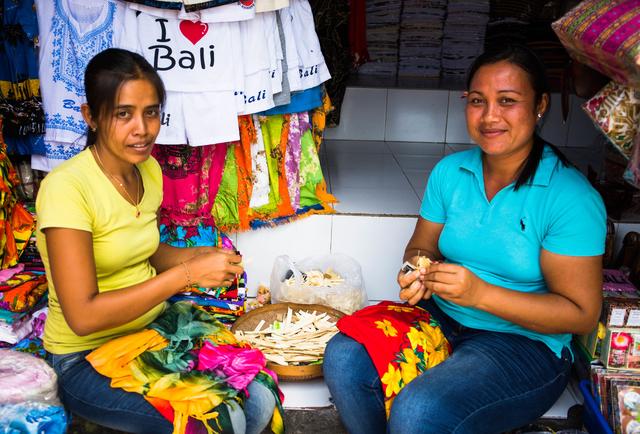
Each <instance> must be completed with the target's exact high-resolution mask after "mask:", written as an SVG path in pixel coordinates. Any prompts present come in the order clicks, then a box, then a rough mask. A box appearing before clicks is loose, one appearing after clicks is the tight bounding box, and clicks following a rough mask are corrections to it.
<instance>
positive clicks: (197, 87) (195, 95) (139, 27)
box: [121, 7, 244, 146]
mask: <svg viewBox="0 0 640 434" xmlns="http://www.w3.org/2000/svg"><path fill="white" fill-rule="evenodd" d="M125 21H126V27H125V28H124V29H123V32H122V35H121V41H122V45H121V46H122V48H127V49H130V50H132V51H137V52H139V53H141V54H142V55H143V56H144V57H145V58H146V59H147V60H148V61H149V63H151V65H152V66H153V67H154V69H156V70H157V71H158V74H159V75H160V77H161V78H162V80H163V82H164V85H165V87H166V89H167V100H166V104H165V105H164V106H163V110H162V118H161V123H162V126H161V128H160V133H159V135H158V138H157V139H156V142H157V143H160V144H165V145H178V144H185V143H187V144H189V145H190V146H203V145H209V144H216V143H223V142H230V141H236V140H238V139H239V138H240V137H239V132H238V127H237V122H236V117H237V108H236V105H235V96H234V92H236V91H237V90H238V89H240V88H243V87H244V83H243V75H240V77H238V74H237V71H238V68H239V67H240V68H241V66H239V65H241V64H242V59H241V58H240V57H239V53H240V51H238V50H239V49H238V44H239V35H240V29H239V24H238V23H215V24H211V25H210V24H207V23H202V22H192V21H188V20H183V21H181V20H178V19H177V18H159V17H155V16H152V15H149V14H146V13H142V12H139V11H136V10H134V9H133V8H131V7H130V8H129V9H127V11H126V13H125Z"/></svg>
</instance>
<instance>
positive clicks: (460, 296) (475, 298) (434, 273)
mask: <svg viewBox="0 0 640 434" xmlns="http://www.w3.org/2000/svg"><path fill="white" fill-rule="evenodd" d="M482 283H483V281H482V280H481V279H480V278H479V277H478V276H476V275H475V274H473V273H472V272H471V271H469V270H468V269H467V268H465V267H463V266H461V265H455V264H448V263H444V262H441V263H434V264H432V265H431V266H430V267H429V271H428V272H427V273H426V276H425V278H424V286H425V287H426V288H427V290H428V291H432V292H433V293H434V294H437V295H438V296H439V297H442V298H443V299H444V300H447V301H451V302H453V303H456V304H458V305H460V306H477V305H478V304H479V302H480V297H481V295H482V291H481V290H480V288H481V286H482Z"/></svg>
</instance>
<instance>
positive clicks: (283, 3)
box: [255, 0, 289, 12]
mask: <svg viewBox="0 0 640 434" xmlns="http://www.w3.org/2000/svg"><path fill="white" fill-rule="evenodd" d="M255 2H256V12H269V11H275V10H278V9H282V8H286V7H288V6H289V0H255Z"/></svg>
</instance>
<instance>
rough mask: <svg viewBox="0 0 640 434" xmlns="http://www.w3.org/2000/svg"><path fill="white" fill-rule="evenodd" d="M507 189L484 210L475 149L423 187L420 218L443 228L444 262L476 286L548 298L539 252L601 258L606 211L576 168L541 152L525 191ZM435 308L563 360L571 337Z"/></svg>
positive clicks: (468, 311)
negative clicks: (540, 346) (464, 271)
mask: <svg viewBox="0 0 640 434" xmlns="http://www.w3.org/2000/svg"><path fill="white" fill-rule="evenodd" d="M513 186H514V184H511V185H509V186H507V187H505V188H503V189H502V190H500V191H499V192H498V193H497V194H496V195H495V196H494V198H493V199H492V200H491V201H490V202H489V201H488V200H487V197H486V195H485V189H484V177H483V174H482V152H481V150H480V149H479V148H474V149H472V150H469V151H464V152H458V153H455V154H451V155H449V156H447V157H445V158H443V159H442V160H441V161H440V162H439V163H438V164H437V165H436V167H435V168H434V169H433V171H432V172H431V175H430V177H429V182H428V183H427V188H426V190H425V193H424V198H423V201H422V205H421V208H420V215H421V216H422V217H423V218H424V219H426V220H429V221H431V222H434V223H441V224H444V228H443V230H442V233H441V235H440V239H439V241H438V247H439V249H440V252H441V253H442V255H443V256H444V258H445V260H446V261H447V262H451V263H454V264H460V265H462V266H464V267H466V268H468V269H469V270H470V271H472V272H473V273H475V274H476V275H477V276H478V277H479V278H480V279H482V280H484V281H486V282H488V283H491V284H494V285H498V286H502V287H504V288H509V289H513V290H516V291H522V292H531V293H545V292H548V291H549V288H548V287H547V285H546V283H545V281H544V277H543V275H542V270H541V268H540V249H541V248H544V249H546V250H548V251H550V252H553V253H557V254H560V255H568V256H595V255H601V254H602V253H604V244H605V237H606V211H605V208H604V204H603V202H602V198H601V197H600V195H599V194H598V192H597V191H596V190H594V189H593V187H592V186H591V185H590V184H589V182H588V181H587V179H586V178H585V177H584V176H583V175H582V174H581V173H580V172H579V171H578V170H577V169H575V168H574V167H564V166H563V165H562V163H561V162H560V161H559V160H558V158H557V157H556V155H555V153H554V152H553V150H552V149H551V148H549V147H548V146H545V149H544V152H543V156H542V159H541V161H540V165H539V166H538V169H537V171H536V173H535V175H534V177H533V181H532V182H531V183H530V184H526V185H523V186H521V187H520V188H519V189H518V190H517V191H514V189H513ZM434 300H435V302H436V303H437V304H438V306H439V307H440V308H441V309H442V310H443V311H444V312H446V313H447V314H448V315H449V316H450V317H452V318H453V319H455V320H456V321H458V322H459V323H460V324H462V325H464V326H467V327H472V328H476V329H483V330H492V331H498V332H509V333H517V334H521V335H524V336H527V337H529V338H531V339H535V340H539V341H542V342H544V343H545V344H546V345H548V346H549V348H551V350H552V351H553V352H554V353H556V354H557V355H558V356H560V353H561V351H562V349H563V347H566V346H569V342H570V341H571V335H570V334H544V333H536V332H534V331H531V330H527V329H525V328H523V327H521V326H519V325H517V324H514V323H512V322H509V321H506V320H504V319H502V318H499V317H497V316H495V315H492V314H490V313H487V312H484V311H481V310H478V309H476V308H472V307H465V306H458V305H457V304H455V303H452V302H450V301H446V300H443V299H442V298H440V297H438V296H436V295H434Z"/></svg>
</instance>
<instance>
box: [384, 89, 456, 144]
mask: <svg viewBox="0 0 640 434" xmlns="http://www.w3.org/2000/svg"><path fill="white" fill-rule="evenodd" d="M448 101H449V91H446V90H424V89H420V90H416V89H389V91H388V95H387V124H386V132H385V140H387V141H404V142H444V136H445V130H446V124H447V111H446V107H447V105H448Z"/></svg>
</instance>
